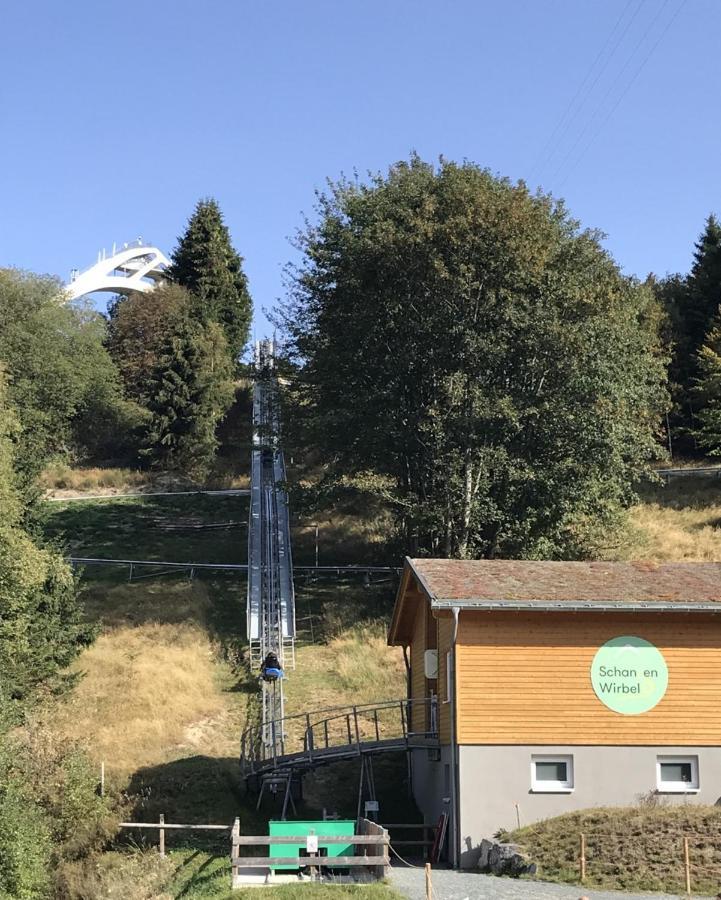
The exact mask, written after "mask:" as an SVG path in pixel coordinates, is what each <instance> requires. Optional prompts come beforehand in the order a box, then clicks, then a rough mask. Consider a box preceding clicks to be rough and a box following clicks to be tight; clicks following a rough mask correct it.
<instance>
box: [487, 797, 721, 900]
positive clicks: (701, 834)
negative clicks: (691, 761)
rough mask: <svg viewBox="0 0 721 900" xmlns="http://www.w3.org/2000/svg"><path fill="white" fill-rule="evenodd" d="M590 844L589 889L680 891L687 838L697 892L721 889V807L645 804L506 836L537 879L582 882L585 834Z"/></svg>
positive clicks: (572, 816) (530, 827)
mask: <svg viewBox="0 0 721 900" xmlns="http://www.w3.org/2000/svg"><path fill="white" fill-rule="evenodd" d="M582 833H583V834H584V835H585V838H586V884H587V885H590V886H594V887H603V888H613V889H618V890H627V891H665V892H669V893H677V892H678V893H682V892H684V891H685V882H684V852H683V839H684V837H687V838H688V839H689V856H690V862H691V886H692V890H693V892H694V893H708V894H711V895H713V896H716V895H717V893H718V891H719V885H721V807H717V806H697V805H695V804H684V805H680V806H669V805H666V804H650V805H646V804H642V805H639V806H636V807H628V808H626V807H609V808H604V809H590V810H582V811H580V812H575V813H568V814H567V815H563V816H558V817H556V818H553V819H547V820H545V821H543V822H537V823H535V824H534V825H528V826H526V827H524V828H519V829H517V830H516V831H513V832H510V833H503V834H502V837H503V839H504V840H509V841H511V842H513V843H516V844H520V845H521V846H522V847H523V848H524V849H525V850H526V852H527V853H528V855H529V857H530V858H531V859H532V860H533V862H535V863H536V864H537V865H538V877H539V878H542V879H545V880H549V881H561V882H570V883H576V882H578V880H579V862H578V860H579V844H580V835H581V834H582Z"/></svg>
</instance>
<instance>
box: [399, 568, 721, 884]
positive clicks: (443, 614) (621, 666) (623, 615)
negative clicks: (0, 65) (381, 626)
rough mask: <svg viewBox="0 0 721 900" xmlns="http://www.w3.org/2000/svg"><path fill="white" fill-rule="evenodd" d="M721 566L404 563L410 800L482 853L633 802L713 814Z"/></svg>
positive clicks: (461, 858) (719, 752) (718, 749)
mask: <svg viewBox="0 0 721 900" xmlns="http://www.w3.org/2000/svg"><path fill="white" fill-rule="evenodd" d="M719 613H721V564H717V563H670V564H665V565H655V564H651V563H604V562H592V563H583V562H516V561H506V560H493V561H465V560H436V559H407V560H406V563H405V568H404V571H403V576H402V579H401V584H400V588H399V591H398V595H397V598H396V604H395V609H394V613H393V620H392V623H391V627H390V633H389V643H390V644H392V645H398V646H403V647H404V648H407V654H406V658H407V661H408V667H409V673H408V689H409V698H410V699H412V700H415V701H419V700H422V699H423V698H427V700H428V703H426V704H422V703H414V704H413V705H412V707H411V708H412V710H413V711H412V714H411V719H412V722H411V724H412V730H413V731H414V732H416V733H419V734H421V733H427V732H429V731H433V732H437V734H438V742H437V743H438V746H431V745H429V746H426V747H420V748H418V749H414V750H413V751H412V758H413V762H412V772H413V792H414V796H415V798H416V801H417V803H418V805H419V807H420V808H421V810H422V811H423V813H424V816H425V819H426V821H427V822H429V823H435V822H436V821H437V819H438V816H439V814H440V813H441V812H442V811H446V812H448V814H449V844H448V849H449V856H450V859H451V861H453V862H454V863H458V864H460V865H462V866H472V865H474V863H475V860H476V856H477V853H476V851H477V848H478V845H479V843H480V841H481V839H482V838H484V837H492V836H493V834H494V833H495V832H496V831H497V830H498V829H499V828H509V829H510V828H513V827H515V826H516V824H517V822H518V821H520V822H521V824H529V823H530V822H533V821H537V820H539V819H543V818H547V817H549V816H554V815H559V814H561V813H564V812H568V811H571V810H575V809H584V808H589V807H593V806H600V805H629V804H633V803H635V802H637V801H638V799H639V798H640V797H641V796H642V795H643V796H646V795H650V794H653V795H655V794H659V795H662V796H664V797H667V798H668V799H670V800H671V801H673V800H682V801H684V802H688V801H689V800H693V801H697V802H703V803H716V802H717V801H720V800H721V616H720V615H719Z"/></svg>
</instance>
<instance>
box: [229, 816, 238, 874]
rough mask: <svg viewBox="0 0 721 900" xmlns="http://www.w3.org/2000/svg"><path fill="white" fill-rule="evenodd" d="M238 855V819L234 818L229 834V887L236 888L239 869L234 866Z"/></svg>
mask: <svg viewBox="0 0 721 900" xmlns="http://www.w3.org/2000/svg"><path fill="white" fill-rule="evenodd" d="M239 855H240V818H238V817H237V816H236V818H235V819H234V821H233V829H232V831H231V832H230V866H231V868H230V872H231V878H232V881H231V887H235V886H236V882H237V880H238V876H239V875H240V869H239V868H238V866H237V865H236V862H235V861H236V859H237V858H238V856H239Z"/></svg>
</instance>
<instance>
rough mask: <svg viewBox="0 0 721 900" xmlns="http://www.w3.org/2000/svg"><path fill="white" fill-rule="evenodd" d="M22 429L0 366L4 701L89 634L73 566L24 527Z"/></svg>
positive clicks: (48, 672) (63, 661)
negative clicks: (18, 444)
mask: <svg viewBox="0 0 721 900" xmlns="http://www.w3.org/2000/svg"><path fill="white" fill-rule="evenodd" d="M19 433H20V423H19V419H18V417H17V416H16V414H15V411H14V410H13V408H12V406H11V404H10V402H9V399H8V390H7V387H6V384H5V378H4V376H3V375H2V372H1V371H0V502H1V503H2V521H1V522H0V705H1V704H2V703H3V701H7V700H8V699H11V700H24V699H26V698H27V697H28V696H29V695H31V694H32V691H33V690H34V689H35V688H37V687H38V686H39V685H40V684H43V683H44V682H47V681H49V680H51V679H52V678H53V677H54V676H55V675H56V673H57V672H58V670H59V669H61V668H62V667H64V666H66V665H67V664H68V663H69V662H70V660H71V659H72V658H73V657H74V656H75V654H76V653H77V652H78V650H79V648H80V646H81V645H82V644H83V643H84V642H85V641H86V640H87V638H88V631H87V628H86V627H85V626H84V625H82V624H81V619H80V610H79V607H78V605H77V601H76V596H75V580H74V578H73V574H72V572H71V571H70V568H69V566H68V565H67V564H66V563H65V562H64V561H63V559H62V557H61V556H60V555H59V554H58V553H56V552H55V551H53V550H51V549H48V548H44V547H40V546H38V545H37V544H36V543H35V542H34V541H33V539H32V538H31V537H30V535H29V534H28V533H27V532H26V531H25V530H24V529H23V527H22V514H23V508H22V500H21V496H20V494H19V493H18V490H17V478H16V475H15V471H14V465H13V448H14V444H15V441H16V440H17V438H18V435H19Z"/></svg>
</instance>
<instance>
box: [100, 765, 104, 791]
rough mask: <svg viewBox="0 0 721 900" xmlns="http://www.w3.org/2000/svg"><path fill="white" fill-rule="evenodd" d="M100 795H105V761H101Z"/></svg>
mask: <svg viewBox="0 0 721 900" xmlns="http://www.w3.org/2000/svg"><path fill="white" fill-rule="evenodd" d="M100 796H101V797H104V796H105V763H104V762H101V763H100Z"/></svg>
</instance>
